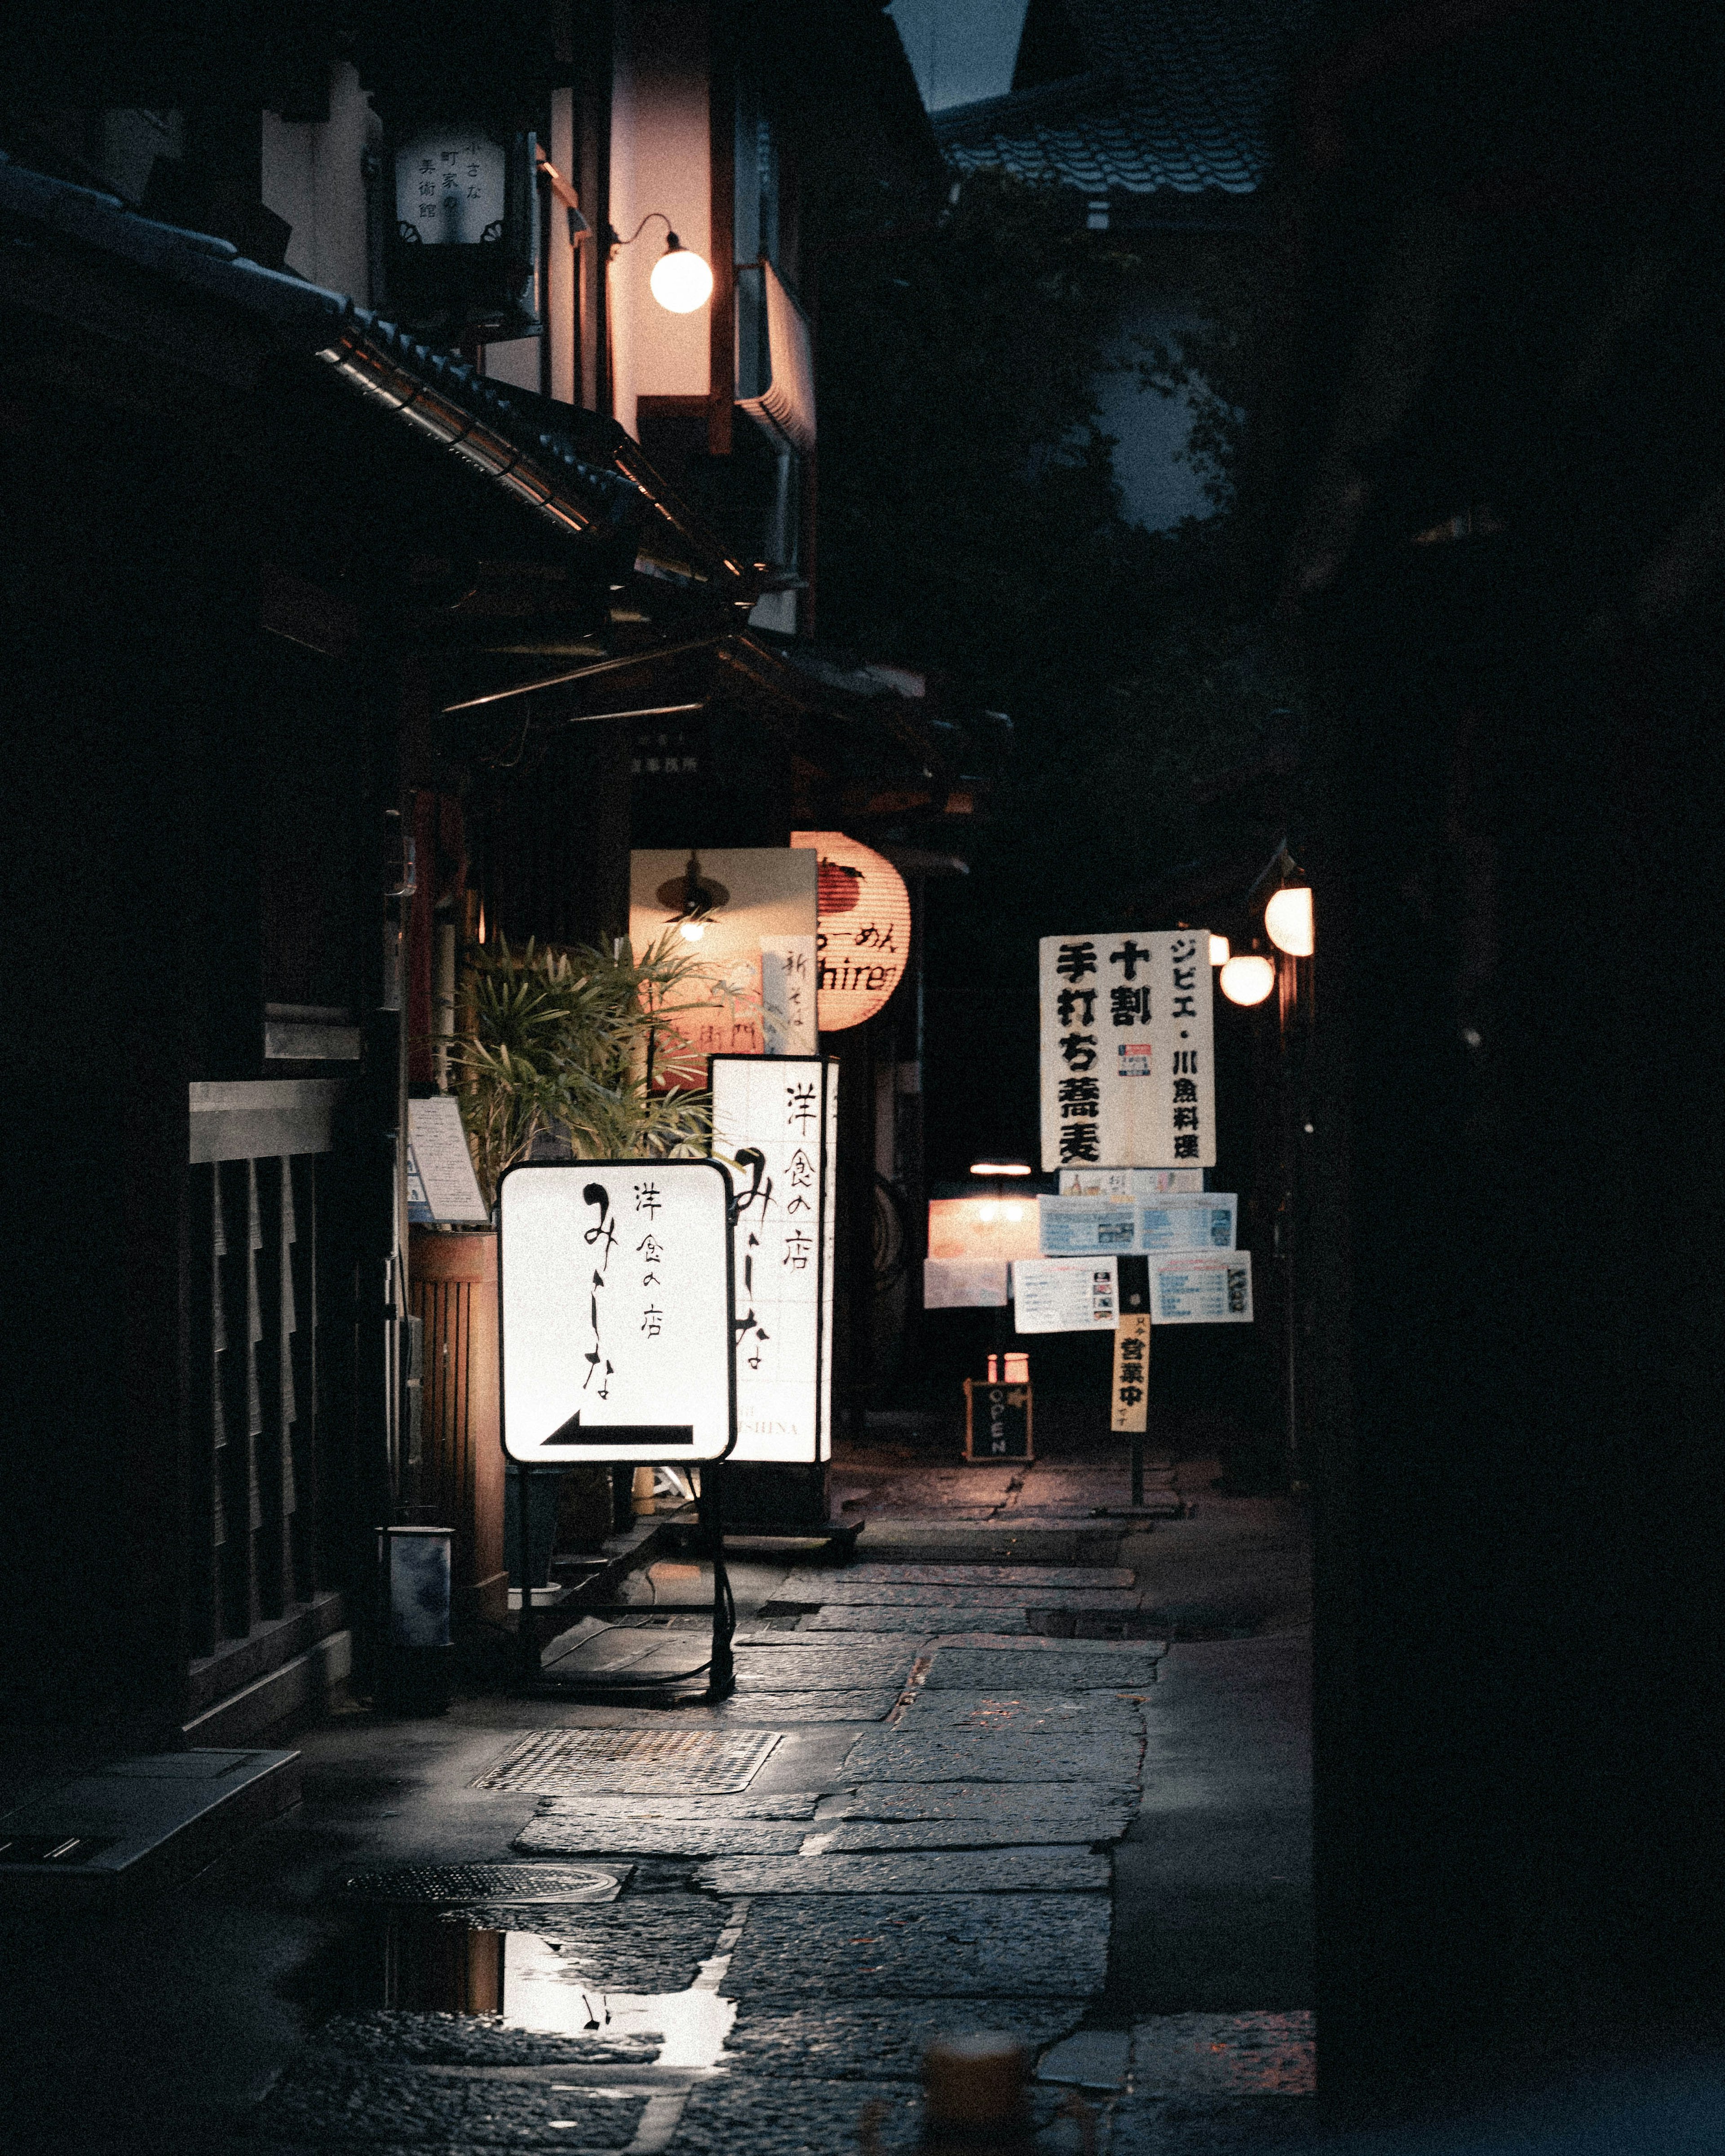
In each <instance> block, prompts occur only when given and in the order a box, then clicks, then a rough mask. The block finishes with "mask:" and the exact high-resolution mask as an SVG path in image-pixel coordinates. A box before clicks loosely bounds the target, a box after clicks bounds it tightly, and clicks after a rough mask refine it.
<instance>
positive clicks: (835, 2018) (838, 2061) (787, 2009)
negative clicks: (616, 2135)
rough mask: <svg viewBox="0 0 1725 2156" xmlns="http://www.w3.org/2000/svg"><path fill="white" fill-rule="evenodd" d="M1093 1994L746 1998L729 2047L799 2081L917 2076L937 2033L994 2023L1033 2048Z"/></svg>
mask: <svg viewBox="0 0 1725 2156" xmlns="http://www.w3.org/2000/svg"><path fill="white" fill-rule="evenodd" d="M1087 2005H1088V2001H1087V2000H1085V1999H1070V2000H1066V2001H1064V2002H1059V2003H1055V2004H1039V2005H1034V2006H1026V2005H1020V2004H1019V2002H1018V2001H1017V2000H1009V1999H975V2000H972V1999H913V2000H900V1999H865V2000H850V1999H831V2000H824V2001H823V2002H822V2003H821V2005H819V2006H808V2005H803V2004H802V2003H801V2002H800V2001H787V2000H778V1999H754V1998H749V1999H744V2000H743V2001H742V2005H740V2006H739V2007H738V2009H737V2021H736V2025H734V2027H733V2028H732V2031H731V2034H730V2035H728V2036H727V2037H726V2039H725V2049H726V2053H727V2054H729V2055H731V2056H733V2057H734V2058H735V2059H736V2061H737V2065H738V2066H740V2067H741V2068H742V2069H743V2070H744V2071H746V2072H747V2073H751V2074H771V2075H773V2076H777V2077H781V2078H784V2079H794V2080H803V2079H810V2080H817V2081H824V2080H828V2079H834V2080H858V2081H873V2080H877V2079H878V2080H889V2079H891V2080H899V2081H916V2080H918V2079H919V2078H920V2076H921V2074H922V2054H923V2052H924V2051H925V2050H926V2049H927V2046H928V2043H929V2040H930V2039H931V2038H932V2037H934V2036H937V2035H949V2036H968V2035H974V2034H976V2033H978V2032H979V2031H981V2030H992V2031H994V2032H996V2033H998V2034H1000V2035H1010V2036H1016V2037H1018V2038H1019V2040H1020V2041H1021V2042H1022V2043H1024V2044H1025V2045H1027V2046H1029V2048H1030V2049H1031V2050H1032V2051H1041V2050H1042V2049H1043V2048H1044V2047H1045V2046H1047V2045H1050V2044H1054V2043H1057V2042H1058V2041H1059V2040H1060V2038H1061V2037H1062V2036H1065V2035H1067V2034H1068V2033H1069V2032H1070V2030H1074V2029H1076V2027H1077V2025H1078V2024H1079V2022H1080V2021H1081V2020H1083V2018H1084V2014H1085V2010H1086V2006H1087Z"/></svg>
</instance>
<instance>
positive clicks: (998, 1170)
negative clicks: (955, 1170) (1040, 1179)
mask: <svg viewBox="0 0 1725 2156" xmlns="http://www.w3.org/2000/svg"><path fill="white" fill-rule="evenodd" d="M970 1172H971V1173H972V1174H973V1175H1029V1173H1030V1172H1031V1169H1030V1163H1029V1162H1028V1161H1024V1160H973V1161H972V1163H970Z"/></svg>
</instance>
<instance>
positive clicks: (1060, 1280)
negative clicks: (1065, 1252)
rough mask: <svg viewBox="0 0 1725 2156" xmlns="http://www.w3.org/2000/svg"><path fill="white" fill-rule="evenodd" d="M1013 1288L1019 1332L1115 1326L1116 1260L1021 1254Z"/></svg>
mask: <svg viewBox="0 0 1725 2156" xmlns="http://www.w3.org/2000/svg"><path fill="white" fill-rule="evenodd" d="M1012 1290H1013V1302H1014V1318H1013V1327H1014V1331H1016V1332H1112V1331H1113V1330H1114V1322H1115V1314H1116V1312H1117V1309H1118V1307H1119V1302H1120V1296H1119V1291H1118V1288H1117V1283H1116V1277H1115V1270H1114V1260H1113V1259H1112V1258H1019V1259H1018V1260H1015V1261H1014V1265H1013V1269H1012Z"/></svg>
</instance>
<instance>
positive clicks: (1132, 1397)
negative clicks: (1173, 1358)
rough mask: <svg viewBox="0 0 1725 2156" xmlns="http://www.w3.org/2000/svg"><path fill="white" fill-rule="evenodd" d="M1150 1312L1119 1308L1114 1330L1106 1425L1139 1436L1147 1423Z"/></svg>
mask: <svg viewBox="0 0 1725 2156" xmlns="http://www.w3.org/2000/svg"><path fill="white" fill-rule="evenodd" d="M1149 1377H1150V1313H1149V1312H1148V1311H1147V1310H1146V1311H1141V1312H1138V1313H1137V1315H1136V1316H1134V1315H1133V1314H1132V1313H1131V1312H1122V1317H1121V1320H1120V1323H1119V1324H1118V1326H1117V1327H1116V1328H1115V1332H1114V1402H1113V1411H1112V1414H1111V1419H1110V1421H1109V1424H1108V1427H1109V1428H1110V1429H1111V1430H1114V1431H1116V1432H1117V1433H1118V1434H1120V1435H1124V1436H1131V1437H1142V1435H1143V1434H1144V1431H1145V1430H1146V1429H1147V1427H1148V1420H1147V1418H1148V1414H1149Z"/></svg>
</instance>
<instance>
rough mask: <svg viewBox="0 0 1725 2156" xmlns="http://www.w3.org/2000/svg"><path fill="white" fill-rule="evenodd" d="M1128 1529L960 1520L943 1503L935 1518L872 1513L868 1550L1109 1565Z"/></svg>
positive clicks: (885, 1559) (892, 1557) (874, 1555)
mask: <svg viewBox="0 0 1725 2156" xmlns="http://www.w3.org/2000/svg"><path fill="white" fill-rule="evenodd" d="M1124 1532H1125V1529H1124V1528H1123V1527H1122V1525H1121V1523H1120V1522H1118V1521H1107V1520H1096V1521H1092V1522H1089V1523H1087V1524H1083V1523H1080V1522H1070V1523H1069V1524H1066V1525H1061V1526H1053V1527H1037V1526H1035V1525H1034V1524H1029V1523H1027V1524H1025V1525H1024V1526H1019V1525H1016V1524H1014V1522H1009V1521H999V1522H997V1521H993V1520H989V1521H987V1522H983V1521H968V1520H959V1519H954V1518H953V1517H952V1515H951V1513H950V1512H948V1511H947V1509H946V1508H945V1507H942V1508H941V1509H940V1512H939V1515H938V1517H936V1518H934V1519H931V1518H930V1517H928V1515H927V1512H924V1513H921V1514H918V1515H914V1516H911V1517H899V1516H897V1515H891V1514H886V1513H880V1514H871V1515H870V1520H869V1540H868V1553H869V1559H870V1563H883V1564H884V1563H892V1564H964V1565H968V1564H1058V1565H1071V1564H1081V1565H1091V1564H1103V1565H1111V1564H1113V1563H1116V1562H1117V1559H1118V1558H1119V1555H1120V1543H1121V1538H1122V1535H1123V1534H1124Z"/></svg>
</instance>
